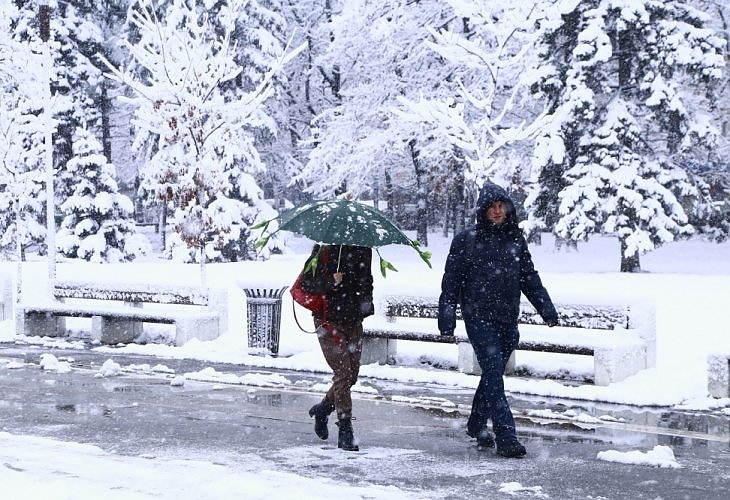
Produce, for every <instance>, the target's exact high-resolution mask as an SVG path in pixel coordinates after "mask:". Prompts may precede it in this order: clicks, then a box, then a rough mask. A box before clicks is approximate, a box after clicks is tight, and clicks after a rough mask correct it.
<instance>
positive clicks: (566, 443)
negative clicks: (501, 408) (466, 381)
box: [0, 345, 730, 499]
mask: <svg viewBox="0 0 730 500" xmlns="http://www.w3.org/2000/svg"><path fill="white" fill-rule="evenodd" d="M42 352H49V350H48V349H35V348H34V349H30V348H27V349H26V348H18V347H17V346H9V345H6V346H2V345H0V358H2V359H4V360H16V361H24V362H25V363H26V364H25V365H24V366H23V367H22V368H14V369H7V368H3V366H7V363H0V393H1V394H2V395H1V396H0V422H2V430H3V431H5V432H10V433H14V434H28V435H40V436H46V437H53V438H57V439H62V440H71V441H77V442H83V443H92V444H95V445H98V446H100V447H101V448H103V449H105V450H108V451H113V452H115V453H121V454H129V455H144V456H165V457H176V458H186V459H203V460H211V461H214V462H216V463H223V464H226V465H231V466H232V467H239V468H241V469H244V470H250V469H252V468H253V469H255V468H257V467H261V468H267V469H271V468H275V469H277V470H284V471H291V472H295V473H297V474H300V475H305V476H316V477H326V478H331V479H333V480H336V481H346V482H348V483H350V484H357V485H360V486H363V485H369V484H377V485H393V486H397V487H398V488H400V489H401V490H403V491H406V492H409V493H411V494H412V495H413V497H414V498H454V499H457V498H458V499H464V498H508V497H509V496H508V493H507V492H508V491H511V492H513V493H515V494H516V495H517V497H519V498H560V499H573V498H575V499H585V498H606V499H623V498H663V499H674V498H677V499H680V498H682V499H687V498H688V499H695V498H696V499H713V498H718V499H720V498H723V499H724V498H727V492H728V491H730V444H729V440H728V435H729V434H730V423H728V417H727V416H726V415H722V414H721V413H719V412H716V413H712V412H705V413H693V412H670V411H667V410H666V409H637V408H630V407H618V406H612V405H600V404H590V403H588V404H587V403H578V402H570V401H560V400H551V401H544V400H541V399H538V398H524V397H519V398H512V404H513V408H514V409H515V413H516V414H517V423H518V434H519V436H520V438H521V440H522V441H523V442H524V443H525V445H526V446H527V449H528V455H527V457H525V458H524V459H512V460H510V459H504V458H501V457H498V456H497V455H496V454H495V453H494V451H493V450H487V451H482V450H479V449H478V448H477V447H476V445H475V443H474V441H473V440H470V439H469V438H468V437H467V436H466V434H465V433H464V425H465V413H466V411H467V410H468V404H469V401H470V397H471V391H467V390H455V389H453V388H443V387H437V386H428V385H419V384H401V383H390V382H385V381H378V380H365V381H363V382H364V386H365V387H366V388H369V390H368V391H367V392H363V393H359V394H357V395H356V398H355V404H354V405H355V412H356V415H357V420H356V421H355V423H354V427H355V432H356V435H357V437H358V438H359V440H360V446H361V451H360V452H357V453H352V452H344V451H341V450H338V449H337V448H336V427H335V426H334V425H332V426H331V428H330V432H331V436H330V439H329V440H328V441H320V440H319V439H318V438H317V437H316V436H315V435H314V433H313V432H312V425H313V424H312V420H311V419H310V418H309V417H308V415H307V409H308V408H309V407H310V406H311V405H312V404H314V403H316V402H317V401H318V400H319V398H320V397H321V390H322V388H323V387H324V386H325V384H326V383H327V381H328V378H329V376H328V375H326V374H312V373H302V372H290V371H278V372H271V371H263V370H260V369H251V368H246V367H242V366H239V365H224V364H212V363H206V362H197V361H190V360H188V361H180V360H161V359H158V358H145V357H141V356H118V357H117V356H115V357H114V360H115V361H116V362H118V363H120V364H121V365H122V366H125V367H128V366H130V365H132V364H135V365H142V364H148V365H155V364H157V363H162V364H164V365H166V366H167V367H169V368H171V369H173V370H175V372H176V373H185V372H195V371H199V370H201V369H203V368H205V367H209V366H213V367H214V368H215V369H216V370H217V371H218V372H225V373H231V374H236V375H238V376H241V375H245V374H247V373H257V374H266V373H268V374H270V375H269V377H266V376H261V375H259V376H257V377H252V379H253V380H259V381H261V380H262V378H263V379H265V380H270V381H271V385H277V384H278V386H277V387H271V386H270V387H253V386H244V385H231V384H222V383H212V382H201V381H190V380H188V381H187V382H186V383H185V385H184V386H183V387H174V386H171V385H170V375H166V374H160V373H158V374H154V375H151V374H149V373H144V371H145V370H143V369H139V370H137V371H136V372H133V373H125V374H123V375H120V376H114V377H106V378H104V377H97V376H95V375H96V374H98V372H99V367H100V366H101V364H102V363H103V362H104V361H105V360H106V359H108V358H109V357H110V356H109V355H108V354H104V355H100V354H95V353H92V352H88V351H78V352H69V351H54V354H55V355H56V356H69V357H71V358H73V359H74V361H73V363H72V366H73V368H74V369H73V370H72V371H71V372H70V373H56V372H52V371H44V370H41V369H40V367H39V366H38V364H37V363H38V360H39V357H40V354H41V353H42ZM276 381H279V382H276ZM570 410H572V412H571V411H570ZM572 414H575V415H581V417H576V418H575V419H572V420H571V419H569V418H568V417H569V416H570V415H572ZM556 415H557V416H561V417H560V418H556ZM607 415H608V416H610V417H613V418H615V419H616V420H615V421H612V420H608V419H607V417H606V416H607ZM589 416H593V417H597V416H603V420H602V421H598V419H591V418H588V417H589ZM581 420H582V421H583V422H584V423H581ZM658 444H661V445H668V446H670V447H671V448H672V449H673V451H674V454H675V456H676V459H677V462H678V463H679V464H680V465H681V468H679V469H663V468H655V467H648V466H641V465H626V464H618V463H611V462H606V461H602V460H598V459H597V458H596V456H597V454H598V452H600V451H606V450H619V451H628V450H641V451H647V450H651V449H652V448H653V447H654V446H656V445H658ZM242 493H243V492H242ZM242 497H243V498H245V494H242Z"/></svg>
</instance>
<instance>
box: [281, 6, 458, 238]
mask: <svg viewBox="0 0 730 500" xmlns="http://www.w3.org/2000/svg"><path fill="white" fill-rule="evenodd" d="M336 7H337V9H338V11H337V12H335V13H333V15H332V16H331V18H332V21H331V23H330V24H328V25H327V26H328V27H329V29H330V36H331V38H332V41H331V42H330V43H329V45H328V47H327V50H325V51H323V52H322V53H321V54H320V55H319V56H318V57H317V58H316V59H315V60H314V62H313V65H314V67H315V68H316V69H317V71H318V73H319V74H320V75H322V78H323V80H324V83H325V85H324V87H322V88H323V91H322V94H321V95H322V96H325V97H326V99H327V100H328V102H323V101H324V100H321V101H320V103H321V104H322V105H323V107H322V109H321V110H317V111H318V114H317V116H316V117H315V119H314V121H313V123H312V136H311V139H310V141H309V142H308V145H309V146H310V147H311V148H312V149H311V152H310V154H309V159H308V162H307V164H306V165H305V167H304V169H303V170H302V172H301V174H299V175H298V176H296V177H295V178H294V180H295V181H298V182H301V183H302V184H304V185H305V186H306V189H307V191H308V192H310V193H311V194H312V195H313V196H315V197H331V196H334V195H337V194H342V193H343V192H345V191H346V192H348V193H349V194H350V195H352V196H354V197H356V198H357V197H362V196H367V197H372V198H373V199H376V200H378V199H380V198H381V196H382V192H385V196H382V197H383V198H386V199H387V200H388V202H389V206H390V207H391V209H392V208H393V207H392V206H393V191H394V190H395V189H396V187H397V188H400V189H402V190H403V191H404V192H411V193H412V192H418V193H420V195H419V202H418V209H419V216H418V217H417V219H418V223H419V225H418V239H419V241H421V243H423V244H427V241H426V232H425V228H427V222H428V217H427V212H426V210H427V204H428V199H427V196H428V195H429V194H432V193H433V189H432V185H431V184H429V177H430V173H431V171H432V170H433V169H434V168H435V165H440V164H442V163H446V162H448V161H449V159H450V157H451V154H452V153H451V151H450V149H451V148H450V146H449V144H447V143H445V142H444V141H442V140H440V139H439V138H437V137H429V136H428V134H423V133H421V129H422V127H421V125H420V124H419V123H413V122H411V121H408V120H403V119H401V118H400V117H399V116H398V115H397V113H396V108H397V107H398V104H399V101H398V99H399V98H401V97H404V96H408V97H411V98H413V99H418V96H419V95H420V94H421V93H425V94H427V95H429V96H431V95H442V96H443V95H447V94H449V91H448V90H447V89H448V88H449V87H450V88H451V89H452V90H453V89H454V88H455V83H454V82H453V80H452V81H451V82H450V83H449V70H448V69H446V68H443V65H442V64H440V62H439V56H438V55H437V54H436V53H435V52H433V51H431V50H430V49H429V48H428V47H427V46H425V45H424V43H423V41H424V39H425V38H426V37H428V36H429V33H428V31H427V27H429V26H431V27H436V26H441V25H443V24H448V23H449V22H454V23H455V24H458V23H459V21H457V20H454V18H453V12H452V11H451V10H450V8H449V6H448V5H444V4H443V3H442V2H438V1H433V0H428V1H425V2H420V3H417V4H416V3H413V2H408V1H404V0H387V1H383V2H377V3H376V2H368V1H365V0H362V1H352V2H344V3H342V4H341V5H338V6H336ZM336 7H335V6H334V4H333V7H332V10H335V8H336ZM325 90H326V93H325ZM434 141H435V142H439V143H440V146H439V147H430V148H429V147H428V145H429V144H430V143H432V142H434Z"/></svg>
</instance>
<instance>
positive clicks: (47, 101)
mask: <svg viewBox="0 0 730 500" xmlns="http://www.w3.org/2000/svg"><path fill="white" fill-rule="evenodd" d="M38 24H39V26H40V35H41V40H43V73H44V75H46V76H47V78H48V84H47V85H45V89H44V94H45V95H44V99H43V101H44V104H43V118H44V122H45V134H44V143H45V163H46V165H45V166H46V232H47V234H46V244H47V246H48V290H49V293H51V292H50V290H51V289H52V288H53V286H52V283H53V281H54V280H55V279H56V219H55V217H56V214H55V208H56V203H55V195H54V188H53V116H52V114H51V98H52V96H51V68H52V66H53V61H52V59H51V48H50V45H49V43H50V42H49V41H50V38H51V6H50V5H49V4H48V0H38Z"/></svg>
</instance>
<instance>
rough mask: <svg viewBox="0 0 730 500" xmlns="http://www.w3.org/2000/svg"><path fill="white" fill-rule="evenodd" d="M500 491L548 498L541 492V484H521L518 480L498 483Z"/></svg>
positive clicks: (515, 494)
mask: <svg viewBox="0 0 730 500" xmlns="http://www.w3.org/2000/svg"><path fill="white" fill-rule="evenodd" d="M499 492H500V493H507V494H508V495H512V496H517V495H519V496H524V495H525V494H527V495H529V496H532V497H535V498H549V496H548V495H546V494H545V493H543V492H542V486H522V485H521V484H520V483H518V482H511V483H502V484H500V485H499Z"/></svg>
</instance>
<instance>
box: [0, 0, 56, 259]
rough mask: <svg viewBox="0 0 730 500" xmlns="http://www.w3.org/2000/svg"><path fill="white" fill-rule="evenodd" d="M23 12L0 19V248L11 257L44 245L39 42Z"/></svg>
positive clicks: (43, 79)
mask: <svg viewBox="0 0 730 500" xmlns="http://www.w3.org/2000/svg"><path fill="white" fill-rule="evenodd" d="M27 14H28V13H27V12H24V11H23V10H22V9H19V8H17V7H16V6H15V5H14V4H9V5H6V6H3V10H2V15H0V248H1V249H2V251H3V252H6V253H14V252H16V250H17V249H18V248H19V249H20V253H21V255H19V256H18V258H19V259H20V258H24V249H25V248H26V247H27V246H29V245H38V246H39V247H41V248H43V245H44V244H45V236H46V229H45V206H46V198H45V190H44V186H45V175H44V169H43V158H45V146H44V130H45V122H44V118H43V113H42V111H43V105H44V99H43V97H42V96H43V95H44V89H43V85H47V81H48V75H47V74H45V73H44V72H43V64H41V57H42V56H41V50H40V43H42V42H41V41H40V39H39V38H38V37H37V36H26V35H27V30H26V27H25V21H26V20H27V19H28V15H27Z"/></svg>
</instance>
